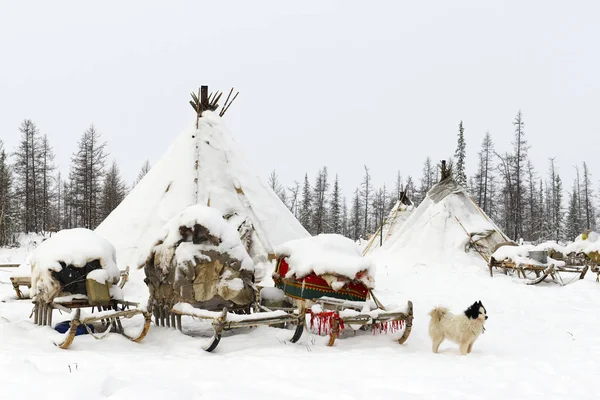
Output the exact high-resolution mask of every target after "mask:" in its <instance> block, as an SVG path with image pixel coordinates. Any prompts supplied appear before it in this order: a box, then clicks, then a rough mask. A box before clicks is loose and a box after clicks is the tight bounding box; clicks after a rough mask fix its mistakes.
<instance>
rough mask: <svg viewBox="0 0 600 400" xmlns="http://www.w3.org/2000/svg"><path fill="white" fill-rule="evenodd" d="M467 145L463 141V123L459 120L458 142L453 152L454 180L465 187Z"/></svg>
mask: <svg viewBox="0 0 600 400" xmlns="http://www.w3.org/2000/svg"><path fill="white" fill-rule="evenodd" d="M466 148H467V145H466V143H465V130H464V128H463V123H462V121H460V124H459V125H458V143H457V145H456V151H455V153H454V172H453V174H454V180H455V181H456V183H458V184H459V185H461V186H462V187H464V188H466V187H467V174H466V173H465V159H466V156H467V153H466Z"/></svg>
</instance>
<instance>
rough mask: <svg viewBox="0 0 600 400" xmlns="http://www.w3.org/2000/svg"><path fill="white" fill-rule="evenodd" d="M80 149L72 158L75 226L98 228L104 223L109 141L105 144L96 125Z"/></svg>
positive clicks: (87, 132)
mask: <svg viewBox="0 0 600 400" xmlns="http://www.w3.org/2000/svg"><path fill="white" fill-rule="evenodd" d="M77 147H78V149H77V151H76V152H75V154H74V155H73V158H72V159H71V182H72V183H73V191H72V193H71V194H72V196H73V203H74V204H73V205H74V207H75V218H76V224H75V226H80V227H85V228H88V229H95V228H96V226H98V224H99V223H100V222H101V220H102V218H101V217H102V210H101V201H100V199H101V192H102V178H103V175H104V164H105V162H106V157H107V153H106V142H103V141H101V135H100V133H99V132H98V131H97V130H96V128H95V127H94V126H93V125H92V126H90V128H89V129H88V130H86V131H85V132H84V133H83V135H82V137H81V139H80V141H79V143H78V146H77Z"/></svg>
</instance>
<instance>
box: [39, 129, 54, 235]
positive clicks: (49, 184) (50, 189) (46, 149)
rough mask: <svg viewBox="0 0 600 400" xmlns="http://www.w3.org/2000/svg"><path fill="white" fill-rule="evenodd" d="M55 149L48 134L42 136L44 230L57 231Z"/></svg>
mask: <svg viewBox="0 0 600 400" xmlns="http://www.w3.org/2000/svg"><path fill="white" fill-rule="evenodd" d="M55 169H56V166H55V165H54V151H53V150H52V146H51V145H50V142H49V141H48V135H44V136H42V139H41V147H40V171H39V172H40V175H41V179H42V182H41V188H40V189H41V190H40V200H39V204H40V211H41V217H40V219H41V224H42V231H48V230H51V231H57V230H58V226H57V225H56V224H55V222H53V221H56V220H55V218H54V215H53V213H54V211H55V207H54V200H55V197H56V190H55V182H54V176H53V173H54V170H55Z"/></svg>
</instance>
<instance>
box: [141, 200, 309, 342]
mask: <svg viewBox="0 0 600 400" xmlns="http://www.w3.org/2000/svg"><path fill="white" fill-rule="evenodd" d="M143 267H144V272H145V274H146V279H145V282H146V284H147V285H148V289H149V293H150V296H149V300H148V310H149V311H151V312H153V314H154V318H155V323H156V325H158V326H163V327H171V328H177V329H179V330H180V331H182V332H183V331H184V329H183V327H182V317H183V316H188V317H192V318H195V319H200V320H204V321H209V322H210V323H211V326H212V335H211V337H210V338H209V339H207V340H204V341H203V343H201V347H202V348H203V349H204V350H206V351H213V350H214V349H215V348H216V347H217V345H218V344H219V342H220V340H221V335H222V333H223V332H224V331H227V330H232V329H237V328H243V327H253V326H258V325H282V324H285V323H295V324H298V326H299V328H297V329H296V330H297V332H296V333H295V334H294V335H293V337H292V338H291V341H292V342H295V341H297V340H298V339H299V338H300V334H301V333H302V331H301V328H302V325H301V324H299V323H298V322H299V321H300V319H301V317H302V314H301V313H300V312H294V311H293V310H275V311H265V310H261V308H260V306H259V302H260V300H259V290H258V287H257V286H256V285H255V283H254V272H255V270H254V268H255V264H254V262H253V260H252V258H251V257H250V256H249V254H248V252H247V250H246V247H245V246H244V244H243V243H242V241H241V239H240V233H239V232H238V230H236V228H235V227H234V225H232V224H230V223H229V222H228V221H226V220H225V219H224V218H223V216H222V213H221V211H219V210H218V209H216V208H212V207H207V206H203V205H193V206H190V207H188V208H186V209H184V210H183V211H182V212H180V213H179V214H178V215H176V216H175V217H174V218H173V219H172V220H171V221H170V222H169V223H167V225H166V226H165V229H164V230H163V234H162V235H160V237H159V238H157V241H156V242H155V243H154V245H153V246H152V247H151V249H150V250H149V251H148V253H147V254H146V257H145V262H144V264H143ZM298 329H300V331H299V333H298Z"/></svg>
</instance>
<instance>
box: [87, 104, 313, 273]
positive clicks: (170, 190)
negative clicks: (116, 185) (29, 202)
mask: <svg viewBox="0 0 600 400" xmlns="http://www.w3.org/2000/svg"><path fill="white" fill-rule="evenodd" d="M194 204H202V205H207V206H210V207H215V208H217V209H218V210H220V211H221V212H222V214H223V216H224V217H225V218H226V219H227V220H228V221H229V222H230V223H231V224H234V226H235V227H236V229H238V231H239V232H240V235H241V237H242V239H243V241H244V243H246V246H247V247H248V252H249V254H250V256H251V257H252V259H253V261H254V262H255V264H256V278H257V279H261V278H262V277H263V276H266V275H268V274H269V272H270V271H269V270H268V269H269V261H270V260H271V259H272V258H273V257H274V252H273V248H274V247H275V246H277V245H279V244H281V243H283V242H285V241H288V240H293V239H299V238H303V237H307V236H309V233H308V232H307V231H306V230H305V229H304V227H303V226H302V225H301V224H300V223H299V222H298V220H297V219H296V218H295V217H294V216H293V214H292V213H291V212H290V211H289V210H288V208H287V207H286V206H285V205H284V204H283V203H282V202H281V200H280V199H279V197H277V195H276V194H275V193H274V192H273V190H272V189H271V188H270V187H269V186H268V185H267V184H265V183H264V182H263V180H262V179H261V178H260V177H259V176H258V174H256V173H255V172H254V170H253V169H252V168H251V167H250V165H249V164H248V162H247V160H246V159H245V157H244V155H243V153H242V151H241V150H240V149H239V147H238V145H237V144H236V143H235V141H234V140H233V138H232V137H231V136H230V133H229V132H228V130H227V128H226V127H225V125H224V123H223V120H222V119H221V117H219V116H217V115H216V114H215V113H213V112H211V111H204V112H203V113H202V117H201V118H200V119H199V120H198V128H196V125H195V124H194V125H193V126H192V127H190V128H189V129H186V130H185V131H183V132H182V133H181V134H180V135H179V137H177V139H176V140H175V142H174V143H173V144H172V146H171V147H170V148H169V149H168V150H167V152H166V153H165V154H164V155H163V157H162V158H161V159H160V160H159V161H158V162H157V163H156V164H155V165H154V166H153V167H152V168H151V170H150V171H149V172H148V173H147V174H146V175H145V176H144V178H143V179H142V180H141V181H140V182H139V183H138V184H137V185H136V186H135V188H134V189H133V190H132V191H131V193H129V195H128V196H127V197H126V198H125V199H124V200H123V202H122V203H121V204H120V205H119V206H118V207H117V208H116V209H115V210H114V211H113V212H112V213H111V214H110V215H109V216H108V217H107V218H106V219H105V220H104V221H103V222H102V223H101V224H100V225H99V226H98V228H97V229H96V232H98V233H99V234H101V235H102V236H104V237H105V238H106V239H108V240H109V241H110V242H111V243H112V244H113V245H114V246H115V247H116V249H117V263H118V265H119V267H120V268H124V267H125V266H131V267H132V269H135V267H137V266H139V265H141V264H142V263H143V261H144V260H143V259H141V258H142V257H144V255H145V254H147V252H148V249H149V248H150V247H151V246H152V245H154V244H155V241H156V238H157V236H158V234H159V233H160V232H161V230H162V228H163V227H164V225H165V224H166V223H167V222H168V221H169V220H170V219H171V218H173V217H174V216H175V215H176V214H177V213H179V212H180V211H182V210H183V209H184V208H186V207H188V206H190V205H194Z"/></svg>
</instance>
